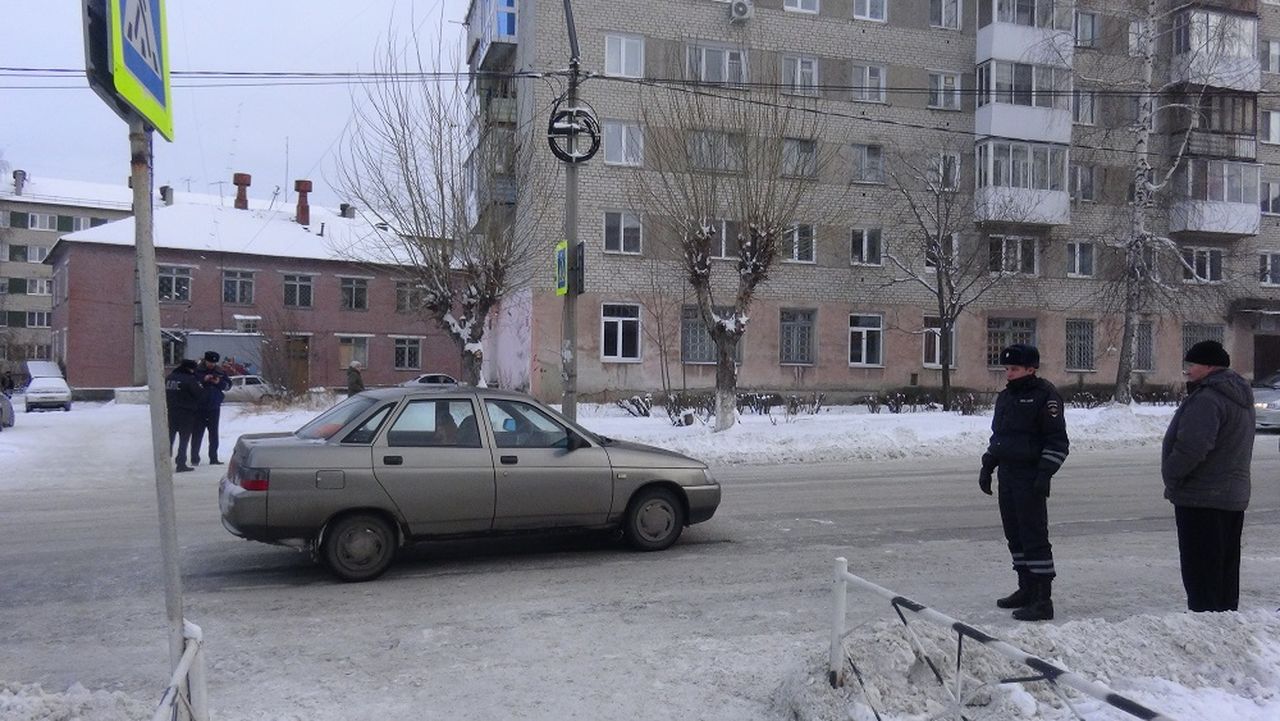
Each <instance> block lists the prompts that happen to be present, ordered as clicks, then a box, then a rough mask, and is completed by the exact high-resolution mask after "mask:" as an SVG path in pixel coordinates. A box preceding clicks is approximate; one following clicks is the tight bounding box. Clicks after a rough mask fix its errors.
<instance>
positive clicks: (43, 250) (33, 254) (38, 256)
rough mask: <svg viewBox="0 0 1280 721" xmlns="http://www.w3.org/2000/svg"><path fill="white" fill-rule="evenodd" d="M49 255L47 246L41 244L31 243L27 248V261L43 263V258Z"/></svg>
mask: <svg viewBox="0 0 1280 721" xmlns="http://www.w3.org/2000/svg"><path fill="white" fill-rule="evenodd" d="M48 257H49V248H48V247H46V246H43V245H33V246H30V247H29V248H28V250H27V262H28V263H43V262H44V259H45V258H48Z"/></svg>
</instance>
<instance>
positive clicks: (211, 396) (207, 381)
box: [196, 366, 231, 409]
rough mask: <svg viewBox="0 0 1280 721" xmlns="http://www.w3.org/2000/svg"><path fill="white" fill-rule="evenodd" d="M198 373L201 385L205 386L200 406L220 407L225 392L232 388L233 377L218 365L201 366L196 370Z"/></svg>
mask: <svg viewBox="0 0 1280 721" xmlns="http://www.w3.org/2000/svg"><path fill="white" fill-rule="evenodd" d="M196 375H197V376H199V378H200V385H201V386H202V387H203V388H204V398H203V399H202V401H201V403H200V407H201V408H202V409H204V408H218V407H220V406H221V405H222V401H223V398H224V396H223V393H224V392H225V391H229V390H231V378H229V377H228V376H227V374H226V373H223V372H222V369H220V368H218V367H217V366H214V367H213V368H201V369H199V370H198V371H196ZM211 379H212V380H211Z"/></svg>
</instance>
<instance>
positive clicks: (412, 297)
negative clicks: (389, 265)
mask: <svg viewBox="0 0 1280 721" xmlns="http://www.w3.org/2000/svg"><path fill="white" fill-rule="evenodd" d="M422 296H423V289H422V286H420V285H418V284H417V283H413V282H410V281H407V280H398V281H396V312H397V313H417V312H418V311H420V310H422V304H423V297H422Z"/></svg>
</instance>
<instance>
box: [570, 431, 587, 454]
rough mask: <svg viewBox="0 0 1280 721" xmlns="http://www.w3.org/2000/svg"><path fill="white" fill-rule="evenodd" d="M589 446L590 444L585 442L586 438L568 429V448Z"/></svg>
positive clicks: (573, 449) (574, 449)
mask: <svg viewBox="0 0 1280 721" xmlns="http://www.w3.org/2000/svg"><path fill="white" fill-rule="evenodd" d="M590 446H591V444H590V443H588V442H587V439H585V438H583V437H582V436H580V435H578V434H577V433H574V432H573V431H569V450H571V451H576V450H578V449H579V448H589V447H590Z"/></svg>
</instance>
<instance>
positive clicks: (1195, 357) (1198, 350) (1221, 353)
mask: <svg viewBox="0 0 1280 721" xmlns="http://www.w3.org/2000/svg"><path fill="white" fill-rule="evenodd" d="M1182 360H1184V361H1186V362H1187V363H1198V364H1199V365H1202V366H1218V367H1219V368H1227V367H1228V366H1230V365H1231V355H1230V354H1229V353H1227V349H1226V348H1223V347H1222V344H1221V343H1219V342H1218V341H1216V340H1202V341H1200V342H1199V343H1196V344H1195V345H1193V346H1191V348H1189V349H1188V350H1187V355H1186V356H1184V357H1183V359H1182Z"/></svg>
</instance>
